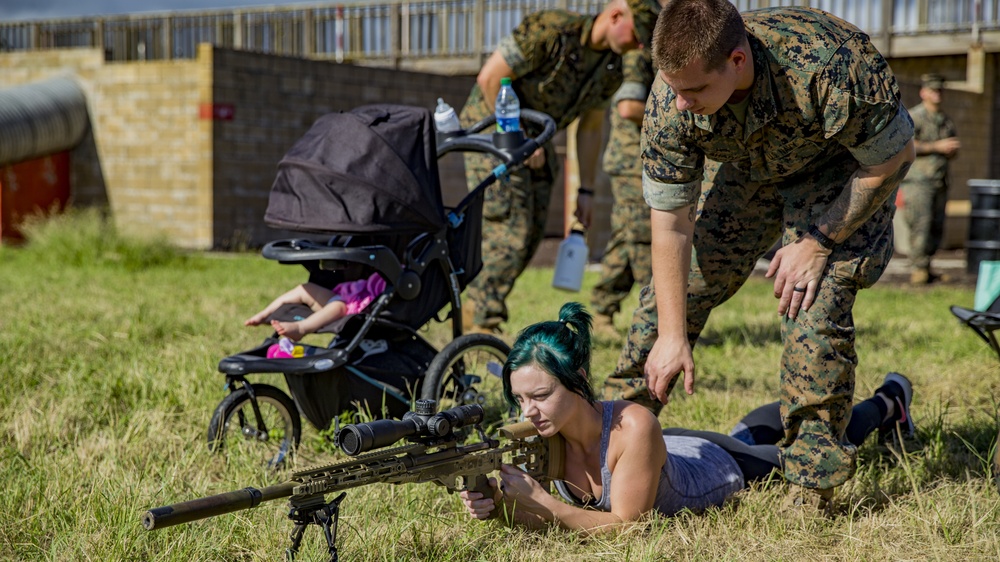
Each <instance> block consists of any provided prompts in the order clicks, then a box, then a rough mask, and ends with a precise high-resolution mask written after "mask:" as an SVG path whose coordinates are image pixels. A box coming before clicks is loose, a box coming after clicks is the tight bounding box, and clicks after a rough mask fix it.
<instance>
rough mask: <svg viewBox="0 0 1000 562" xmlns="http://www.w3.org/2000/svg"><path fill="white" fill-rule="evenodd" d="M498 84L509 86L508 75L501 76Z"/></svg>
mask: <svg viewBox="0 0 1000 562" xmlns="http://www.w3.org/2000/svg"><path fill="white" fill-rule="evenodd" d="M500 85H501V86H510V77H509V76H504V77H503V78H501V79H500Z"/></svg>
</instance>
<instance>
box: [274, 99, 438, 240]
mask: <svg viewBox="0 0 1000 562" xmlns="http://www.w3.org/2000/svg"><path fill="white" fill-rule="evenodd" d="M264 222H266V223H267V224H268V225H270V226H273V227H275V228H281V229H287V230H297V231H306V232H323V233H327V232H328V233H379V232H393V233H403V232H406V233H419V232H435V231H438V230H440V229H441V228H443V227H444V226H445V212H444V204H443V203H442V199H441V187H440V184H439V179H438V168H437V145H436V141H435V133H434V122H433V119H432V117H431V114H430V111H429V110H427V109H425V108H422V107H411V106H403V105H367V106H363V107H358V108H356V109H353V110H351V111H350V112H341V113H330V114H328V115H324V116H323V117H320V118H319V119H318V120H317V121H316V122H315V123H314V124H313V126H312V128H310V129H309V131H308V132H307V133H306V134H305V136H303V137H302V138H301V139H299V140H298V141H297V142H296V143H295V144H294V145H293V146H292V148H291V149H290V150H289V151H288V152H287V153H286V154H285V156H284V158H282V160H281V162H280V163H279V164H278V174H277V177H276V178H275V180H274V185H273V186H272V187H271V196H270V199H269V201H268V206H267V212H266V213H265V214H264Z"/></svg>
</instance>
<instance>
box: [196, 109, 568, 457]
mask: <svg viewBox="0 0 1000 562" xmlns="http://www.w3.org/2000/svg"><path fill="white" fill-rule="evenodd" d="M521 116H522V119H525V120H528V121H529V122H532V123H536V124H537V125H538V126H539V127H544V130H543V131H542V133H540V134H539V135H538V136H537V137H535V138H534V139H529V138H525V137H523V136H521V135H520V134H518V135H517V137H518V138H515V139H513V140H510V139H509V138H507V137H502V138H501V139H499V140H498V139H496V138H494V137H491V136H490V135H489V134H478V133H479V132H480V131H483V130H485V129H486V128H488V127H489V126H490V125H492V123H493V122H494V121H495V120H493V119H492V118H490V119H488V120H483V121H482V122H480V123H477V124H476V125H473V126H472V127H470V128H468V129H466V130H464V131H461V132H459V133H456V134H455V135H456V136H454V137H452V138H447V139H437V138H436V137H435V132H434V127H433V118H432V117H431V115H430V112H429V111H428V110H427V109H425V108H414V107H407V106H395V105H379V106H364V107H359V108H356V109H354V110H352V111H350V112H341V113H336V114H328V115H326V116H324V117H321V118H320V119H319V120H317V121H316V123H315V124H314V125H313V127H312V128H311V129H310V130H309V131H308V132H307V133H306V135H305V136H303V137H302V138H301V139H300V140H299V141H298V142H296V143H295V145H294V146H292V147H291V149H289V151H288V152H287V153H286V154H285V157H284V158H283V159H282V160H281V162H280V163H279V165H278V175H277V177H276V179H275V182H274V185H273V186H272V189H271V194H270V197H269V200H268V207H267V212H266V213H265V216H264V221H265V222H266V223H267V224H268V225H269V226H271V227H273V228H277V229H280V230H286V231H295V232H302V233H304V237H303V238H294V239H283V240H275V241H272V242H270V243H268V244H267V245H265V247H264V248H263V250H262V252H261V253H262V255H263V256H264V257H265V258H267V259H271V260H275V261H277V262H279V263H282V264H289V265H292V264H297V265H301V266H303V267H305V268H306V270H307V271H308V272H309V279H308V283H305V284H303V285H301V286H297V287H296V288H294V289H292V290H290V291H288V292H286V293H284V294H283V295H281V296H279V297H278V298H277V299H275V300H274V301H273V302H272V303H271V304H269V305H268V306H267V307H266V308H265V309H263V310H261V311H260V312H258V313H257V314H255V315H253V316H251V317H250V318H249V319H247V320H246V322H245V323H246V324H247V325H251V326H252V325H262V324H265V323H266V324H269V325H270V326H271V327H273V328H274V330H275V332H276V333H275V334H274V335H273V336H271V337H268V338H267V339H265V340H264V341H263V342H262V343H261V344H259V345H258V346H256V347H254V348H252V349H248V350H245V351H243V352H240V353H237V354H234V355H230V356H228V357H225V358H224V359H222V360H221V361H220V362H219V371H220V372H221V373H223V374H224V375H225V376H226V388H227V390H228V391H229V394H228V395H227V396H226V397H225V398H223V400H222V401H221V402H220V403H219V405H218V406H217V407H216V409H215V412H214V413H213V415H212V420H211V421H210V422H209V428H208V442H209V446H210V447H211V448H212V449H213V450H226V451H229V452H233V451H234V450H235V449H238V448H248V449H249V448H251V447H260V446H262V445H263V446H265V447H266V448H267V449H268V450H269V451H268V454H269V456H270V460H269V465H272V466H276V465H277V464H280V463H281V462H282V461H283V460H284V459H285V458H286V456H287V454H288V453H290V452H291V451H292V450H293V449H294V448H295V447H296V446H297V445H298V443H299V439H300V434H301V422H300V419H299V415H300V414H301V415H302V416H303V417H304V418H305V419H307V420H308V421H309V422H310V423H311V424H312V425H313V426H315V427H316V428H317V429H319V430H326V429H328V428H331V426H333V429H334V430H336V422H337V421H339V420H340V419H342V418H343V416H345V415H367V416H370V417H373V418H380V417H399V416H402V415H403V414H404V413H405V412H407V411H408V410H410V409H411V405H412V402H413V400H415V399H418V398H424V399H432V400H435V401H437V406H438V407H439V408H441V409H445V408H450V407H454V406H458V405H461V404H480V405H483V406H484V407H485V408H486V410H487V414H488V415H489V416H488V419H490V420H500V419H503V418H505V417H506V415H507V411H506V409H505V408H504V407H503V405H502V400H500V398H499V397H500V393H501V391H502V389H501V388H500V378H499V371H500V368H501V366H502V365H503V361H504V360H506V356H507V353H508V351H509V347H508V345H507V344H506V343H505V342H504V341H503V340H500V339H498V338H496V337H494V336H491V335H487V334H463V333H462V324H461V310H462V309H461V292H462V290H463V289H464V288H465V287H466V285H467V284H468V283H469V281H470V280H471V279H472V278H473V277H475V275H476V274H477V273H478V272H479V270H480V268H481V267H482V259H481V250H482V248H481V241H482V238H481V232H480V229H481V226H482V203H483V192H484V191H485V189H486V187H487V186H489V185H491V184H492V183H493V182H495V181H496V179H497V178H499V177H502V176H503V174H505V173H506V172H507V171H508V170H509V169H510V168H512V167H516V166H520V165H523V162H524V160H525V159H526V158H527V157H528V156H530V155H531V153H532V152H534V150H535V149H536V148H537V147H538V146H539V145H540V144H542V143H544V142H546V141H547V140H548V139H549V138H551V136H552V134H553V133H554V131H555V123H554V122H553V121H552V119H551V118H550V117H549V116H547V115H544V114H541V113H538V112H530V111H528V110H525V111H523V112H522V114H521ZM505 135H507V134H505ZM508 141H509V142H508ZM450 151H458V152H464V151H478V152H486V153H490V154H493V155H494V156H497V157H498V159H499V161H501V162H502V164H501V165H499V166H498V167H497V168H496V169H495V170H494V172H493V174H492V175H491V176H490V177H487V178H484V180H483V182H482V184H481V185H480V186H479V187H478V188H476V189H474V190H472V191H471V192H470V193H469V194H468V195H467V196H466V197H465V198H463V200H462V201H461V202H459V203H458V204H457V205H455V206H454V207H450V208H446V207H445V206H444V202H443V198H442V194H441V185H440V182H439V177H438V168H437V159H438V158H440V157H441V155H443V154H445V153H447V152H450ZM331 299H332V301H331ZM449 305H450V309H449ZM295 309H298V310H295ZM352 309H356V311H357V313H353V311H352ZM431 320H437V321H439V322H446V321H448V320H450V324H451V338H452V340H451V342H450V343H447V344H446V345H444V346H443V347H440V348H438V347H437V346H435V345H434V344H432V343H431V342H430V341H428V340H427V339H425V338H424V334H423V333H421V330H422V329H423V327H424V326H425V325H426V324H428V323H429V322H430V321H431ZM275 321H276V322H275ZM312 332H317V333H328V332H331V333H334V334H335V336H334V337H333V339H332V340H331V341H330V343H329V344H327V345H325V346H315V345H301V344H300V345H295V346H292V352H291V353H288V355H291V357H288V355H284V356H282V355H278V354H276V353H272V348H273V347H274V346H275V345H278V346H279V347H280V345H281V344H282V343H285V344H290V343H291V342H290V340H292V339H301V338H302V337H303V336H304V335H306V334H307V333H312ZM277 336H283V338H279V337H277ZM299 347H301V348H302V350H301V353H296V351H297V348H299ZM275 374H277V375H281V376H283V378H284V382H285V384H286V385H287V389H288V391H287V392H288V393H289V394H291V396H289V395H288V394H286V393H285V391H284V390H283V389H281V388H278V387H276V386H273V385H271V384H266V383H261V382H256V381H255V382H250V381H249V380H248V379H247V377H248V376H250V375H254V376H258V375H264V376H267V375H275Z"/></svg>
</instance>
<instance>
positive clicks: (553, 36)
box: [461, 10, 622, 327]
mask: <svg viewBox="0 0 1000 562" xmlns="http://www.w3.org/2000/svg"><path fill="white" fill-rule="evenodd" d="M594 19H595V18H594V16H587V15H579V14H573V13H570V12H565V11H561V10H551V11H542V12H536V13H534V14H531V15H529V16H528V17H526V18H525V19H524V20H523V21H522V22H521V24H520V25H518V26H517V27H516V28H515V29H514V31H513V32H512V34H511V35H510V36H509V37H506V38H504V39H503V40H502V41H501V42H500V45H499V47H498V50H499V51H500V53H501V54H502V55H503V58H504V60H505V61H506V62H507V64H508V65H510V67H511V68H512V69H513V71H514V80H513V86H514V91H515V92H516V93H517V97H518V99H519V100H520V102H521V107H522V108H525V109H534V110H537V111H541V112H543V113H547V114H548V115H550V116H552V118H553V119H554V120H555V122H556V126H557V128H558V129H565V128H566V127H567V126H568V125H569V124H570V123H572V122H573V120H574V119H576V118H577V116H579V115H581V114H582V113H584V112H586V111H587V110H590V109H593V108H598V107H601V106H602V105H603V104H605V103H606V102H607V100H608V99H610V98H611V96H612V95H614V93H615V91H616V90H617V89H618V86H619V85H620V84H621V82H622V69H621V57H620V56H619V55H617V54H615V53H614V52H612V51H611V50H607V51H594V50H591V49H590V48H589V47H588V46H587V43H588V41H589V37H590V32H591V29H592V28H593V26H594ZM489 115H490V109H489V106H487V104H486V102H485V101H484V100H483V94H482V91H481V90H480V89H479V86H478V85H476V86H475V87H473V89H472V93H471V94H469V99H468V100H467V101H466V102H465V107H463V108H462V113H461V121H462V126H463V127H468V126H470V125H472V124H474V123H476V122H478V121H479V120H481V119H483V118H485V117H487V116H489ZM527 133H529V134H532V135H535V134H537V133H538V131H535V130H533V129H532V128H531V127H530V126H529V127H528V128H527ZM496 165H497V161H496V160H495V159H494V158H492V157H490V156H487V155H482V154H474V153H466V155H465V170H466V172H465V173H466V180H467V182H468V184H469V189H470V190H471V189H473V188H475V187H476V186H477V185H479V183H480V182H481V181H482V180H483V179H484V178H486V177H488V176H489V175H490V173H491V171H492V170H493V168H494V167H495V166H496ZM559 168H560V162H559V158H558V156H557V155H556V152H555V148H554V146H553V145H552V143H551V142H550V143H547V144H546V145H545V166H544V167H542V168H541V169H538V170H532V169H527V168H525V169H522V170H519V171H517V172H515V173H512V174H510V176H509V179H507V180H504V181H502V182H499V183H497V184H494V185H492V186H490V187H489V188H487V190H486V198H485V203H484V207H483V269H482V271H481V272H480V273H479V275H477V276H476V278H475V280H473V281H472V283H471V284H469V287H468V292H467V296H468V300H470V301H471V302H472V303H473V309H474V311H475V318H474V322H475V324H477V325H479V326H486V327H495V326H497V325H499V324H500V323H501V322H503V321H506V320H507V305H506V304H505V300H506V299H507V295H508V294H510V291H511V289H512V288H513V287H514V280H515V279H517V277H518V276H519V275H520V274H521V272H523V271H524V268H525V267H527V265H528V262H529V261H530V260H531V257H532V256H533V255H534V253H535V250H536V249H537V248H538V245H539V243H541V240H542V236H543V234H544V228H545V219H546V216H547V213H548V206H549V198H550V196H551V193H552V183H553V181H554V180H555V178H556V177H557V176H558V175H559Z"/></svg>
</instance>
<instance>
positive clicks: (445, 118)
mask: <svg viewBox="0 0 1000 562" xmlns="http://www.w3.org/2000/svg"><path fill="white" fill-rule="evenodd" d="M434 128H435V129H437V132H439V133H456V132H458V131H460V130H461V129H462V125H461V124H459V122H458V114H457V113H455V109H454V108H453V107H452V106H450V105H448V103H447V102H445V101H444V99H442V98H438V104H437V107H436V108H434Z"/></svg>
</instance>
